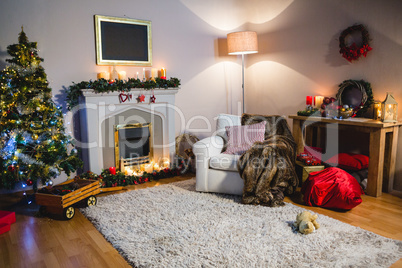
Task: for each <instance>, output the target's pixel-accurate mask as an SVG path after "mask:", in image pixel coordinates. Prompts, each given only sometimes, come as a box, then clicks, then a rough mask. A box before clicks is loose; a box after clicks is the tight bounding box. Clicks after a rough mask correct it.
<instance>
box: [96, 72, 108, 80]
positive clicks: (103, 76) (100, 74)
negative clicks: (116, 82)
mask: <svg viewBox="0 0 402 268" xmlns="http://www.w3.org/2000/svg"><path fill="white" fill-rule="evenodd" d="M101 78H103V79H106V80H109V79H110V74H109V72H100V73H98V79H101Z"/></svg>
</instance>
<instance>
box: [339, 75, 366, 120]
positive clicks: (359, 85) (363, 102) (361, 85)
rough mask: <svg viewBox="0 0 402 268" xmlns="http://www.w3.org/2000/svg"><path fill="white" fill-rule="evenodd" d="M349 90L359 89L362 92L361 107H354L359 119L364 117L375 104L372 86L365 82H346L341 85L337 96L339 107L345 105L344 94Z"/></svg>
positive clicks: (350, 80)
mask: <svg viewBox="0 0 402 268" xmlns="http://www.w3.org/2000/svg"><path fill="white" fill-rule="evenodd" d="M349 88H357V89H358V90H360V92H361V94H362V95H361V103H360V105H359V106H356V107H353V108H354V109H353V110H354V111H355V114H356V116H357V117H362V116H364V114H365V113H366V112H367V110H368V109H369V108H370V107H371V105H372V104H373V103H374V98H373V90H372V88H371V84H370V83H369V82H367V81H364V80H352V79H349V80H345V81H343V82H342V83H341V84H340V85H339V90H338V93H337V94H336V98H337V99H338V103H339V105H341V106H342V105H344V104H345V103H343V102H342V94H343V93H344V91H345V89H349Z"/></svg>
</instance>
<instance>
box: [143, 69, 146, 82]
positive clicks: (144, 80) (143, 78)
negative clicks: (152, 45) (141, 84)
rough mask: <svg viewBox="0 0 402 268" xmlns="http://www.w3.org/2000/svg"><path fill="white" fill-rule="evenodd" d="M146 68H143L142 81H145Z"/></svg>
mask: <svg viewBox="0 0 402 268" xmlns="http://www.w3.org/2000/svg"><path fill="white" fill-rule="evenodd" d="M145 80H146V79H145V68H142V81H145Z"/></svg>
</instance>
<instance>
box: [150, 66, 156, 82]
mask: <svg viewBox="0 0 402 268" xmlns="http://www.w3.org/2000/svg"><path fill="white" fill-rule="evenodd" d="M156 76H157V70H156V68H152V69H151V79H152V80H153V81H155V77H156Z"/></svg>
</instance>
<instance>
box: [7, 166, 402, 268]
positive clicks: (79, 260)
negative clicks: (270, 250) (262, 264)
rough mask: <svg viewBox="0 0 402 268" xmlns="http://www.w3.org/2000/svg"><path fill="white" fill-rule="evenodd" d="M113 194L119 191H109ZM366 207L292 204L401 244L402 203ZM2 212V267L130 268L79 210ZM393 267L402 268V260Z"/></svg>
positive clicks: (17, 198) (14, 203) (12, 204)
mask: <svg viewBox="0 0 402 268" xmlns="http://www.w3.org/2000/svg"><path fill="white" fill-rule="evenodd" d="M191 177H192V175H191V174H190V175H186V176H180V177H175V178H171V179H163V180H160V181H159V182H148V183H145V184H142V185H136V186H130V187H129V188H130V189H129V190H136V189H141V188H146V187H152V186H157V185H160V184H165V183H170V182H174V181H180V180H186V179H189V178H191ZM105 194H114V193H104V194H101V195H105ZM362 198H363V203H362V204H360V205H359V206H357V207H356V208H354V209H352V210H350V211H347V212H337V211H333V210H328V209H323V208H312V207H307V206H304V205H300V204H301V202H300V195H299V194H297V195H295V196H294V197H293V198H292V199H290V198H288V197H287V198H286V199H285V201H286V202H291V203H293V204H296V205H298V206H301V207H304V208H306V209H310V210H313V211H315V212H317V213H320V214H324V215H327V216H330V217H332V218H335V219H338V220H340V221H343V222H345V223H348V224H351V225H354V226H358V227H361V228H363V229H366V230H369V231H372V232H374V233H377V234H379V235H382V236H386V237H389V238H393V239H398V240H402V199H401V198H400V197H396V196H393V195H390V194H383V195H382V196H381V197H378V198H374V197H370V196H363V197H362ZM0 210H9V211H15V212H16V218H17V222H16V223H14V224H13V225H12V226H11V231H9V232H7V233H4V234H1V235H0V267H2V268H8V267H10V268H11V267H12V268H15V267H51V268H55V267H74V268H75V267H97V268H98V267H130V266H129V265H128V264H127V262H126V261H125V260H124V259H123V258H122V257H121V256H120V255H119V253H118V252H117V251H116V250H115V249H114V248H113V247H112V246H111V245H110V244H109V243H108V242H107V241H106V240H105V239H104V238H103V236H102V235H101V234H100V233H99V232H98V231H97V230H96V229H95V227H94V226H93V225H92V224H91V223H90V222H89V221H88V220H87V219H86V218H85V217H84V216H83V215H82V214H81V213H80V212H79V211H78V210H76V211H77V213H76V215H75V216H74V218H73V219H72V220H70V221H62V220H58V219H56V218H55V217H51V218H48V217H46V218H41V217H37V210H38V207H37V206H36V205H33V204H30V205H28V204H27V202H26V200H25V197H24V196H22V195H21V193H17V194H12V195H0ZM391 267H402V259H400V260H399V261H398V262H396V263H395V264H393V265H392V266H391Z"/></svg>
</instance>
